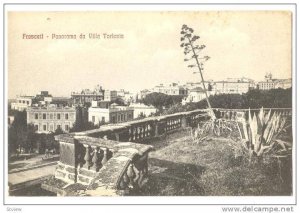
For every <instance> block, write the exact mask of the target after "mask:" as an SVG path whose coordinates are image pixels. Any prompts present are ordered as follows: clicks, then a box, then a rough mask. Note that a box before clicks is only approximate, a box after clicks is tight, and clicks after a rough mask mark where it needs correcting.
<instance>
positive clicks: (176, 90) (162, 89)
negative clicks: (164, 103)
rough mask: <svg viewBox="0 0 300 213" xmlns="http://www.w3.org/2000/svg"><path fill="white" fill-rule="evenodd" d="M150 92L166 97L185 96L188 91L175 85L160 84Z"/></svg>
mask: <svg viewBox="0 0 300 213" xmlns="http://www.w3.org/2000/svg"><path fill="white" fill-rule="evenodd" d="M152 92H158V93H164V94H166V95H187V94H188V90H187V89H186V88H184V87H183V86H180V85H179V84H177V83H172V84H169V85H167V86H165V85H163V84H160V85H158V86H155V87H154V88H153V89H152Z"/></svg>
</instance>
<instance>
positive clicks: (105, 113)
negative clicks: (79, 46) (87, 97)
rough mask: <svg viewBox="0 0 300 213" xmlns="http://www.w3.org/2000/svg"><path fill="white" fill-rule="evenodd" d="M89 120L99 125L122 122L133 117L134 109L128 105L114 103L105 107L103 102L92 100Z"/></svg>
mask: <svg viewBox="0 0 300 213" xmlns="http://www.w3.org/2000/svg"><path fill="white" fill-rule="evenodd" d="M88 114H89V122H92V123H94V124H95V125H99V124H101V123H121V122H126V121H130V120H132V119H133V109H132V108H131V107H127V106H117V105H116V104H112V105H110V106H108V105H106V106H105V107H104V106H103V105H102V106H101V102H100V103H99V102H96V101H93V102H92V106H91V107H90V108H89V109H88Z"/></svg>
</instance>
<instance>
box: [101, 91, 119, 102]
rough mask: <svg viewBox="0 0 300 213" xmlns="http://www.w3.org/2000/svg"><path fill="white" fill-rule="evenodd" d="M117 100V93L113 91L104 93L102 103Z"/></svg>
mask: <svg viewBox="0 0 300 213" xmlns="http://www.w3.org/2000/svg"><path fill="white" fill-rule="evenodd" d="M117 98H118V92H117V91H115V90H105V91H104V101H114V100H116V99H117Z"/></svg>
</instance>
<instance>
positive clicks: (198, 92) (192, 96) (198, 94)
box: [182, 87, 211, 105]
mask: <svg viewBox="0 0 300 213" xmlns="http://www.w3.org/2000/svg"><path fill="white" fill-rule="evenodd" d="M207 93H208V96H209V95H211V92H209V91H208V92H207ZM205 97H206V95H205V90H204V89H202V88H201V87H196V88H194V89H191V90H190V91H189V95H188V96H187V97H185V98H183V99H182V105H185V104H187V103H191V102H199V101H202V100H203V99H205Z"/></svg>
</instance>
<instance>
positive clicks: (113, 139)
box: [42, 109, 291, 196]
mask: <svg viewBox="0 0 300 213" xmlns="http://www.w3.org/2000/svg"><path fill="white" fill-rule="evenodd" d="M272 110H275V109H272ZM247 111H248V110H247V109H238V110H234V109H214V112H215V114H216V116H217V118H224V119H228V120H237V121H238V120H243V119H244V120H245V119H246V116H247V113H246V112H247ZM256 111H257V112H258V110H253V112H254V113H255V112H256ZM278 111H280V112H282V114H284V115H286V116H289V115H291V109H278ZM251 112H252V111H251ZM209 118H210V117H209V113H208V110H194V111H190V112H182V113H175V114H171V115H165V116H157V117H148V118H145V119H142V120H134V121H130V122H126V123H118V124H108V125H103V126H101V127H100V128H99V129H94V130H88V131H84V132H77V133H70V134H62V135H58V136H56V140H57V141H59V144H60V161H59V163H58V165H57V168H56V171H55V174H54V176H53V177H52V178H50V179H49V180H47V181H45V182H44V183H43V184H42V187H43V188H44V189H46V190H49V191H52V192H56V193H57V194H58V195H63V196H66V195H72V196H74V195H85V196H87V195H91V196H97V195H99V196H100V195H120V194H124V193H126V192H128V191H130V190H132V189H139V188H141V187H143V185H144V184H145V183H146V182H147V177H148V162H147V160H148V153H149V152H150V151H152V150H153V148H152V146H150V145H147V144H144V143H145V142H146V141H149V139H152V138H154V137H160V136H162V135H165V134H168V133H171V132H173V131H177V130H179V129H181V128H186V127H197V125H198V123H199V122H201V121H205V120H208V119H209ZM241 129H243V128H242V126H241ZM141 142H143V144H142V143H141ZM82 191H83V193H82Z"/></svg>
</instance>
